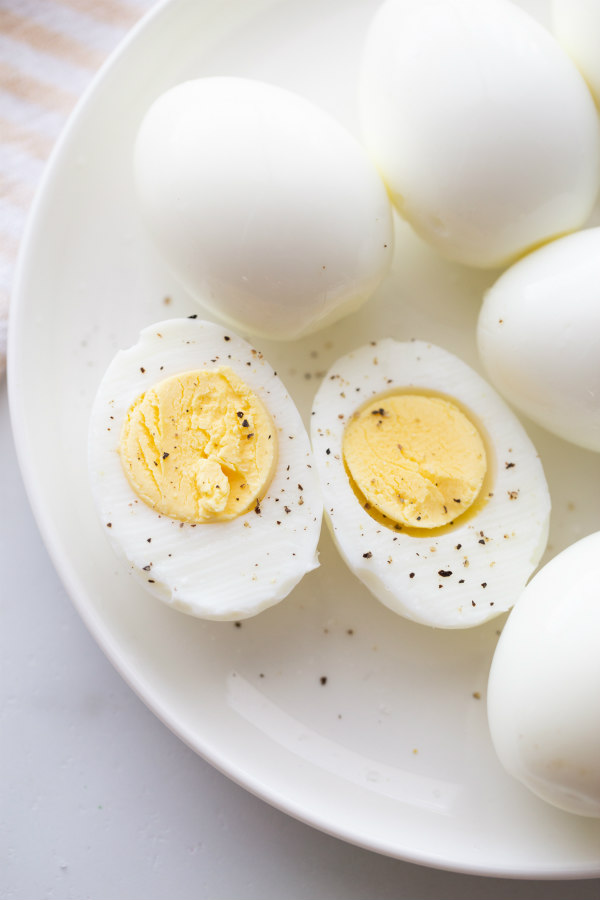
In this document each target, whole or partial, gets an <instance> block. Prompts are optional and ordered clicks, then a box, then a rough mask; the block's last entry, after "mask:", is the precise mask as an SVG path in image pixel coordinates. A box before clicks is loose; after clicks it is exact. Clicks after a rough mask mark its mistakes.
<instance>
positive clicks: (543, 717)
mask: <svg viewBox="0 0 600 900" xmlns="http://www.w3.org/2000/svg"><path fill="white" fill-rule="evenodd" d="M599 583H600V532H596V533H594V534H590V535H588V536H587V537H585V538H582V539H581V540H580V541H577V542H576V543H575V544H572V545H571V546H570V547H567V548H566V549H565V550H563V551H562V552H561V553H559V554H558V556H555V557H554V558H553V559H551V560H550V562H549V563H547V564H546V565H545V566H544V567H543V568H542V569H540V571H539V572H538V573H537V574H536V575H535V576H534V577H533V578H532V580H531V582H530V583H529V584H528V585H527V588H526V589H525V591H524V592H523V594H522V595H521V596H520V597H519V600H518V602H517V604H516V605H515V608H514V609H513V611H512V612H511V614H510V616H509V617H508V620H507V622H506V624H505V626H504V628H503V629H502V635H501V636H500V640H499V641H498V645H497V647H496V651H495V653H494V658H493V660H492V666H491V669H490V675H489V682H488V691H487V707H488V720H489V725H490V733H491V737H492V742H493V745H494V748H495V750H496V752H497V754H498V757H499V759H500V762H501V763H502V764H503V766H504V768H505V769H506V770H507V771H508V772H509V773H510V774H511V775H513V776H514V777H515V778H517V779H518V780H519V781H521V782H522V783H523V784H525V785H526V786H527V787H528V788H529V789H530V790H531V791H533V792H534V793H535V794H537V795H538V796H539V797H541V798H542V799H544V800H546V801H547V802H548V803H551V804H552V805H554V806H558V807H560V808H561V809H564V810H566V811H568V812H571V813H575V814H577V815H582V816H591V817H596V818H600V718H599V717H598V701H599V698H600V655H599V654H598V642H599V639H600V603H599V602H598V600H599V590H598V585H599Z"/></svg>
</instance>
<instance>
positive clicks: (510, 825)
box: [9, 0, 600, 878]
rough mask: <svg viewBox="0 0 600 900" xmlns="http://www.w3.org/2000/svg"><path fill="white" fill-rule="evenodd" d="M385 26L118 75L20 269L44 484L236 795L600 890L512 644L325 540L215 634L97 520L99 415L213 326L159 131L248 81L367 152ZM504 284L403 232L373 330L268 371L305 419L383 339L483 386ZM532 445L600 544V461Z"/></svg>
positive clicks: (598, 826) (357, 321)
mask: <svg viewBox="0 0 600 900" xmlns="http://www.w3.org/2000/svg"><path fill="white" fill-rule="evenodd" d="M377 2H378V0H328V3H327V4H324V3H322V0H289V2H270V0H219V2H217V0H207V2H202V3H199V2H197V0H173V2H170V3H167V4H166V5H162V6H160V7H159V8H158V9H157V10H156V11H155V13H154V14H153V15H151V16H150V17H149V18H148V19H147V20H146V21H145V22H144V23H143V24H142V26H141V27H140V28H138V29H137V30H136V31H134V33H133V34H132V35H131V36H130V38H129V40H128V41H127V42H126V44H125V45H124V46H123V47H122V48H121V50H120V51H119V52H118V53H117V54H116V56H115V57H113V59H112V60H111V62H110V63H109V65H108V66H107V67H105V68H104V70H103V71H102V73H101V74H100V77H99V78H98V79H97V80H96V83H95V85H94V86H93V88H92V90H91V91H90V92H89V93H88V95H87V97H86V98H85V100H84V102H83V103H82V104H80V106H79V108H78V110H77V112H76V114H75V116H74V117H73V119H72V121H71V123H70V127H69V128H68V129H67V131H66V133H65V134H64V136H63V139H62V141H61V142H60V145H59V147H58V148H57V152H56V153H55V155H54V157H53V160H52V163H51V165H50V166H49V169H48V173H47V177H46V179H45V182H44V185H43V189H42V191H41V193H40V195H39V197H38V202H37V204H36V206H35V210H34V213H33V215H32V218H31V223H30V228H29V232H28V235H27V239H26V241H25V245H24V251H23V254H22V258H21V266H20V273H19V278H18V283H17V288H16V295H15V297H14V300H15V302H14V309H13V319H12V322H11V331H10V341H11V343H10V348H9V357H10V360H9V361H10V370H9V384H10V392H11V406H12V415H13V424H14V429H15V434H16V438H17V444H18V450H19V454H20V461H21V465H22V469H23V473H24V477H25V480H26V483H27V486H28V490H29V494H30V497H31V500H32V504H33V507H34V510H35V513H36V515H37V519H38V522H39V524H40V527H41V530H42V533H43V535H44V537H45V540H46V543H47V545H48V547H49V549H50V551H51V553H52V556H53V559H54V562H55V564H56V566H57V569H58V571H59V572H60V574H61V576H62V578H63V580H64V583H65V585H66V587H67V589H68V591H69V592H70V595H71V596H72V598H73V600H74V602H75V603H76V605H77V607H78V609H79V611H80V612H81V615H82V616H83V618H84V620H85V621H86V623H87V625H88V627H89V628H90V630H91V631H92V633H93V634H94V635H95V637H96V639H97V640H98V642H99V644H100V645H101V646H102V647H103V649H104V650H105V652H106V653H107V655H108V656H109V658H110V659H111V660H112V661H113V663H114V664H115V666H116V667H117V668H118V669H119V671H120V672H121V673H122V675H123V677H124V678H125V679H127V681H128V682H129V683H130V684H131V685H132V686H133V687H134V688H135V690H136V691H137V692H138V693H139V695H140V696H141V697H142V698H143V699H144V701H145V702H146V703H147V704H148V705H149V706H150V708H151V709H152V710H154V712H155V713H156V715H158V716H159V717H160V718H161V719H162V720H163V721H164V722H165V723H166V724H167V725H168V726H169V727H170V728H171V729H172V730H173V731H174V732H175V733H176V734H178V735H179V736H180V737H181V738H182V739H183V740H184V741H186V742H187V743H188V744H189V745H190V746H191V747H193V748H194V749H195V750H196V751H197V752H198V753H200V754H201V755H202V756H203V757H205V758H206V759H208V760H210V761H211V762H212V763H213V764H214V765H215V766H217V767H218V768H219V769H221V770H222V771H223V772H225V773H227V774H228V775H229V776H230V777H231V778H233V779H235V780H236V781H237V782H239V783H240V784H242V785H244V786H245V787H246V788H248V789H249V790H251V791H253V792H255V793H256V794H258V795H259V796H261V797H263V798H264V799H265V800H267V801H268V802H270V803H272V804H274V805H275V806H277V807H279V808H281V809H283V810H285V811H287V812H288V813H290V814H291V815H293V816H297V817H298V818H299V819H302V820H303V821H305V822H308V823H310V824H312V825H314V826H316V827H317V828H320V829H322V830H324V831H326V832H329V833H331V834H334V835H337V836H338V837H340V838H343V839H345V840H348V841H351V842H355V843H357V844H359V845H361V846H364V847H367V848H371V849H373V850H376V851H379V852H381V853H385V854H389V855H391V856H396V857H400V858H403V859H407V860H412V861H415V862H419V863H424V864H428V865H433V866H438V867H444V868H448V869H454V870H458V871H464V872H473V873H484V874H495V875H504V876H506V875H508V876H524V877H533V876H536V877H548V878H558V877H583V876H592V875H598V874H600V822H599V821H590V820H585V819H579V818H576V817H573V816H569V815H567V814H563V813H561V812H559V811H558V810H554V809H553V808H551V807H549V806H546V805H545V804H543V803H542V802H541V801H539V800H537V799H536V798H535V797H533V796H531V795H530V794H529V793H528V792H527V791H526V790H525V789H524V788H521V787H520V786H519V785H518V784H516V783H514V782H513V781H512V780H511V779H510V778H508V776H506V775H504V773H503V771H502V770H501V768H500V766H499V764H498V763H497V761H496V758H495V756H494V753H493V750H492V748H491V745H490V741H489V739H488V732H487V724H486V715H485V690H486V679H487V672H488V666H489V663H490V659H491V656H492V653H493V649H494V644H495V641H496V636H497V631H498V629H499V628H500V627H501V624H502V621H501V620H497V621H495V622H492V623H491V624H489V625H487V626H483V627H481V628H478V629H476V630H472V631H467V632H464V633H460V632H451V633H447V632H443V631H434V630H429V629H427V628H423V627H420V626H416V625H412V624H410V623H408V622H405V621H403V620H402V619H400V618H398V617H396V616H394V615H393V614H392V613H391V612H389V611H388V610H386V609H385V608H383V607H382V606H380V605H379V604H378V603H377V602H376V601H375V600H374V599H372V598H371V596H370V595H369V594H368V593H367V592H366V591H365V590H364V589H363V588H362V587H361V585H360V584H359V583H358V582H357V581H356V580H355V579H354V578H353V577H352V576H351V575H349V574H348V572H347V571H346V570H345V568H344V566H343V565H342V564H341V562H340V560H339V559H338V558H337V555H336V552H335V550H334V549H333V547H332V545H331V544H330V541H329V539H328V537H327V534H326V533H325V531H326V530H325V529H324V534H323V539H322V549H321V559H322V566H321V568H320V569H319V570H318V571H317V572H314V573H311V574H310V575H309V576H308V577H307V578H306V579H305V580H304V582H303V584H302V585H301V586H300V587H299V588H298V589H297V590H296V591H295V592H294V593H293V594H292V595H291V596H290V597H289V598H288V600H287V601H284V602H283V603H282V604H281V605H280V606H278V607H276V608H274V609H271V610H269V611H267V612H265V613H263V614H261V615H260V616H258V617H257V618H255V619H252V620H248V621H245V622H244V623H243V624H242V627H235V626H234V625H233V624H231V623H211V624H209V623H204V622H201V621H198V620H194V619H191V618H189V617H186V616H184V615H182V614H180V613H177V612H175V611H173V610H171V609H168V608H167V607H166V606H164V605H162V604H160V603H159V602H158V601H155V600H153V599H152V598H150V597H148V596H146V595H145V594H144V593H143V592H141V591H140V589H138V587H137V586H136V584H135V583H134V582H133V580H132V579H131V578H130V576H129V575H128V573H127V571H126V567H125V566H124V565H121V563H120V562H119V561H118V560H117V559H116V558H115V557H114V556H113V554H112V552H111V550H110V549H109V547H108V545H107V542H106V538H105V536H104V534H103V531H102V528H101V526H100V524H99V522H98V520H97V518H96V514H95V510H94V508H93V506H92V503H91V499H90V494H89V488H88V480H87V471H86V434H87V424H88V411H89V407H90V403H91V400H92V397H93V395H94V392H95V389H96V386H97V384H98V381H99V379H100V377H101V374H102V372H103V371H104V368H105V366H106V365H107V364H108V361H109V360H110V358H111V357H112V355H113V353H114V352H115V351H116V350H117V348H119V347H123V346H128V345H130V344H131V343H133V342H134V341H135V339H136V336H137V334H138V331H139V329H140V328H142V327H143V326H144V325H147V324H149V323H151V322H154V321H157V320H159V319H161V318H166V317H169V316H171V315H179V314H189V313H191V312H195V311H197V309H196V307H195V306H194V304H193V303H192V302H191V300H190V299H189V298H188V297H187V296H186V295H185V294H184V292H183V291H182V290H181V289H180V288H178V287H177V286H176V284H174V283H173V280H172V278H171V276H170V275H169V274H168V273H167V271H166V270H165V269H164V268H163V266H162V264H161V261H160V260H159V259H158V258H157V257H156V254H155V252H154V250H153V249H152V247H151V246H150V245H149V243H148V241H147V238H146V236H145V234H144V231H143V229H142V227H141V225H140V222H139V221H138V215H137V210H136V206H135V203H134V197H133V191H132V179H131V149H132V141H133V139H134V135H135V133H136V129H137V126H138V124H139V121H140V118H141V116H142V114H143V113H144V111H145V109H146V108H147V107H148V105H149V103H150V102H151V101H152V100H153V98H154V97H155V96H156V95H158V94H159V93H160V92H161V91H163V90H164V89H165V88H167V87H168V86H170V85H172V84H174V83H176V82H178V81H180V80H182V79H184V78H187V77H190V76H199V75H206V74H216V73H219V74H241V75H248V76H252V77H258V78H263V79H265V80H268V81H273V82H276V83H279V84H282V85H284V86H286V87H288V88H291V89H295V90H298V91H299V92H301V93H303V94H305V95H306V96H308V97H309V98H311V99H312V100H314V101H315V102H317V103H319V104H320V105H322V106H323V107H325V108H327V109H329V110H330V111H331V112H333V113H334V114H335V115H337V116H338V117H339V118H340V119H341V120H342V121H343V122H345V123H346V124H347V125H348V127H350V128H351V129H352V130H356V119H355V83H356V71H357V58H358V54H359V49H360V45H361V41H362V38H363V35H364V29H365V26H366V24H367V22H368V20H369V18H370V17H371V15H372V13H373V10H374V9H375V7H376V5H377ZM530 8H531V4H530ZM536 9H538V10H539V9H541V10H542V12H543V8H542V5H540V4H539V3H537V4H536ZM493 278H494V273H489V272H488V273H473V272H469V271H467V270H465V269H463V268H460V267H458V266H453V265H450V264H447V263H443V262H441V261H440V260H439V259H438V258H436V256H435V255H434V254H433V253H432V252H431V251H429V250H428V249H427V248H425V247H424V245H423V244H421V243H420V242H419V241H417V240H416V239H415V238H414V237H413V236H412V235H411V233H410V231H409V230H408V228H407V227H406V226H403V225H399V228H398V251H397V264H396V268H395V270H394V272H393V273H392V276H391V277H390V279H389V280H388V282H387V283H386V284H385V286H384V287H383V289H382V290H381V291H380V292H379V294H378V296H377V297H376V298H375V299H374V300H373V301H372V302H371V303H370V304H369V305H368V306H366V307H365V308H364V309H363V310H362V311H361V312H359V313H358V314H356V315H354V316H352V317H351V318H350V319H348V320H346V321H345V322H344V323H342V324H341V325H337V326H334V327H332V328H331V329H329V330H327V331H325V332H322V333H320V334H318V335H316V336H314V337H312V338H309V339H306V340H303V341H300V342H298V343H296V344H295V345H293V346H289V345H282V346H280V345H277V344H274V343H273V344H271V343H268V342H262V344H261V349H262V350H263V351H264V352H265V354H266V355H267V356H268V358H269V359H270V360H271V362H272V364H273V365H274V367H275V368H276V369H277V370H278V372H279V373H280V374H281V376H282V378H283V380H284V381H285V382H286V383H287V385H288V386H289V388H290V389H291V391H292V393H293V394H294V396H295V398H296V400H297V402H298V405H299V407H300V409H301V411H302V412H303V414H304V415H306V414H307V412H308V409H309V406H310V402H311V399H312V395H313V392H314V390H315V387H316V384H317V381H318V373H319V372H321V371H323V370H324V369H326V368H327V367H328V366H329V364H330V363H331V362H332V361H333V359H334V358H335V357H337V356H338V355H340V354H342V353H345V352H347V351H348V350H349V349H350V348H352V347H353V346H356V345H358V344H362V343H363V342H365V341H366V340H368V339H371V338H373V339H375V338H379V337H382V336H384V335H394V336H396V337H397V338H399V339H407V338H410V337H413V336H415V337H419V338H423V339H426V340H432V341H434V342H436V343H439V344H442V345H443V346H445V347H447V348H448V349H450V350H452V351H454V352H456V353H458V354H459V355H460V356H462V357H463V358H464V359H466V360H467V361H468V362H470V363H471V364H472V365H474V366H475V367H477V365H478V364H477V357H476V353H475V347H474V339H473V336H474V325H475V321H476V316H477V309H478V304H479V300H480V297H481V292H482V290H483V288H484V287H485V286H486V285H488V284H489V283H491V281H492V280H493ZM167 297H169V298H172V299H171V302H170V303H169V304H167V302H166V299H165V298H167ZM528 427H529V426H528ZM529 430H530V433H531V435H532V437H533V439H534V441H535V442H536V443H537V444H538V445H539V448H540V451H541V454H542V457H543V461H544V464H545V467H546V470H547V474H548V477H549V481H550V486H551V490H552V495H553V502H554V514H553V526H552V533H551V547H550V550H549V554H548V555H552V554H553V553H556V552H557V551H558V550H560V549H562V548H563V547H564V546H566V545H567V544H569V543H571V542H572V541H574V540H576V539H577V538H579V537H582V536H583V535H585V534H587V533H589V532H591V531H594V530H596V529H598V528H600V522H599V520H598V513H597V509H598V506H599V505H600V504H599V500H600V479H599V475H598V457H597V455H594V454H591V453H586V452H584V451H581V450H578V449H576V448H574V447H571V446H568V445H567V444H565V443H563V442H561V441H559V440H557V439H553V438H551V437H549V436H548V435H546V434H545V433H543V432H542V431H541V430H540V429H538V428H535V427H533V426H531V427H530V428H529ZM323 676H325V677H326V679H327V681H326V683H325V684H322V683H321V679H322V677H323ZM596 712H597V711H594V713H596Z"/></svg>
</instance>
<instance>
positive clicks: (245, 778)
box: [6, 0, 600, 881]
mask: <svg viewBox="0 0 600 900" xmlns="http://www.w3.org/2000/svg"><path fill="white" fill-rule="evenodd" d="M190 2H191V0H158V2H157V3H156V4H155V5H154V6H153V7H151V8H150V9H149V10H148V11H147V12H146V13H145V14H144V15H143V16H142V17H141V18H140V19H139V21H138V22H137V23H136V24H135V25H134V26H133V27H132V28H131V29H130V30H129V31H128V32H127V33H126V34H125V35H124V37H123V38H122V40H121V41H120V43H119V44H118V45H117V47H116V48H115V49H114V50H113V51H112V53H110V54H109V56H108V57H107V59H106V60H105V61H104V63H103V64H102V66H101V67H100V68H99V70H98V71H97V72H96V74H95V75H94V76H93V78H92V79H91V81H90V83H89V84H88V86H87V88H86V89H85V91H84V92H83V93H82V95H81V97H80V98H79V99H78V101H77V103H76V105H75V107H74V108H73V110H72V112H71V113H70V115H69V117H68V119H67V122H66V123H65V125H64V127H63V129H62V131H61V133H60V135H59V137H58V139H57V141H56V143H55V145H54V147H53V149H52V152H51V154H50V156H49V159H48V161H47V162H46V165H45V167H44V170H43V172H42V175H41V177H40V181H39V184H38V187H37V189H36V192H35V196H34V200H33V203H32V206H31V209H30V211H29V214H28V217H27V221H26V225H25V229H24V232H23V236H22V238H21V242H20V247H19V253H18V257H17V263H16V267H15V273H14V278H13V285H12V291H11V301H10V309H9V320H8V336H7V365H6V379H7V388H8V406H9V418H10V423H11V429H12V432H13V439H14V445H15V449H16V455H17V462H18V467H19V470H20V472H21V475H22V478H23V482H24V486H25V492H26V496H27V499H28V502H29V504H30V507H31V510H32V513H33V516H34V520H35V522H36V525H37V527H38V529H39V532H40V535H41V537H42V541H43V543H44V546H45V549H46V551H47V552H48V554H49V557H50V559H51V561H52V564H53V566H54V568H55V570H56V572H57V575H58V577H59V579H60V581H61V583H62V585H63V586H64V588H65V591H66V593H67V595H68V596H69V598H70V600H71V602H72V603H73V605H74V607H75V609H76V610H77V612H78V614H79V615H80V617H81V619H82V621H83V623H84V624H85V626H86V628H87V630H88V632H89V633H90V635H91V636H92V637H93V639H94V640H95V641H96V644H97V645H98V646H99V648H100V649H101V650H102V652H103V653H104V655H105V656H106V658H107V659H108V660H109V661H110V663H111V664H112V666H113V667H114V668H115V670H116V671H117V672H118V673H119V675H120V676H121V677H122V678H123V680H124V681H125V683H126V684H127V685H128V686H129V687H130V688H131V689H132V690H133V692H134V693H135V694H136V696H137V697H138V698H139V699H140V700H141V701H142V702H143V703H144V705H145V706H146V707H147V708H148V709H149V710H150V711H151V712H152V713H153V714H154V715H155V716H156V717H157V718H158V719H159V721H161V722H162V723H163V724H164V725H165V726H166V727H167V728H169V730H170V731H171V732H172V733H173V734H174V735H175V736H176V737H177V738H179V739H180V740H181V741H182V742H183V743H184V744H185V745H186V746H188V747H189V748H190V749H191V750H193V751H194V752H195V753H196V754H197V755H199V756H200V757H201V758H202V759H204V760H205V761H206V762H208V763H209V764H210V765H211V766H213V767H214V768H215V769H216V770H217V771H219V772H221V773H222V774H224V775H225V776H226V777H228V778H229V779H230V780H232V781H233V782H234V783H236V784H237V785H239V786H240V787H242V788H244V789H245V790H247V791H248V792H249V793H251V794H253V795H254V796H256V797H258V798H259V799H261V800H263V801H264V802H266V803H268V804H269V805H271V806H273V807H274V808H276V809H278V810H280V811H281V812H284V813H285V814H287V815H290V816H291V817H293V818H295V819H296V820H298V821H300V822H302V823H303V824H306V825H308V826H310V827H312V828H315V829H317V830H318V831H321V832H323V833H325V834H328V835H330V836H332V837H334V838H337V839H339V840H343V841H345V842H347V843H349V844H352V845H354V846H357V847H360V848H362V849H365V850H369V851H371V852H374V853H376V854H378V855H382V856H385V857H388V858H393V859H397V860H402V861H405V862H408V863H412V864H415V865H420V866H424V867H428V868H433V869H438V870H442V871H448V872H453V873H457V874H467V875H473V876H482V877H488V878H500V879H507V880H525V881H531V880H540V881H556V880H565V881H575V880H583V879H588V878H592V879H594V878H599V877H600V858H599V859H598V861H597V863H595V864H593V865H588V864H583V863H582V864H580V865H571V866H570V867H568V868H566V869H565V868H564V867H558V868H556V869H554V868H551V867H547V868H539V867H538V868H528V867H526V866H518V865H517V866H515V865H513V867H512V868H511V869H510V870H508V869H504V868H500V867H494V866H490V865H485V864H477V863H476V862H474V861H472V862H471V864H470V865H467V864H465V863H455V862H453V861H452V859H450V858H444V857H443V855H442V854H440V853H430V854H428V853H427V852H425V851H424V850H423V851H422V852H420V853H417V852H415V851H414V850H405V851H404V852H403V851H402V848H398V847H397V846H392V843H393V842H391V841H390V842H389V843H388V845H387V846H384V845H383V844H381V843H379V844H377V843H376V842H373V841H369V839H368V837H366V836H365V835H359V834H357V833H355V831H354V829H352V828H346V829H344V828H343V827H336V828H333V827H332V826H331V824H330V823H328V822H327V821H325V820H324V819H323V817H322V816H321V815H319V814H318V813H315V812H314V811H312V812H311V810H306V809H301V808H299V806H298V804H297V803H296V802H295V801H290V800H289V799H288V800H286V798H285V797H284V796H281V795H280V794H279V792H278V791H276V790H273V789H271V788H270V787H269V786H268V785H266V784H264V783H259V781H258V780H257V779H256V777H254V776H253V775H252V774H251V773H248V772H247V771H246V772H244V771H242V770H240V769H239V767H237V766H235V765H229V766H228V765H226V764H224V763H223V762H222V760H220V759H219V757H218V756H217V755H216V754H215V752H214V751H213V750H212V748H211V747H209V746H207V745H203V743H202V740H201V739H200V738H201V736H198V735H196V736H193V735H192V734H191V733H190V732H189V729H188V728H186V726H185V724H184V723H183V722H182V721H180V719H179V717H178V716H177V715H175V714H172V713H170V712H169V710H168V709H165V708H164V707H163V704H162V703H161V700H160V698H159V697H157V696H156V694H155V692H154V691H153V689H152V687H151V686H149V685H148V684H147V679H145V678H144V677H141V676H140V674H139V673H138V672H136V669H135V667H134V666H132V665H131V664H130V662H128V661H127V660H126V659H124V658H123V656H122V654H120V653H119V652H118V647H117V646H116V641H115V639H114V636H111V631H110V628H109V627H108V626H107V625H106V624H105V623H104V622H103V620H102V619H101V617H99V616H98V615H97V614H96V613H95V612H94V610H93V608H92V607H91V606H90V604H89V603H88V602H87V601H86V596H87V591H86V588H85V585H84V584H82V583H80V582H79V579H78V577H77V574H76V572H75V571H74V570H73V567H72V564H71V563H70V561H69V557H68V554H67V553H66V552H65V548H64V547H63V546H62V544H61V541H60V539H59V537H58V533H57V532H56V531H55V529H54V525H53V519H52V515H51V511H50V510H49V509H47V508H46V506H45V505H44V501H43V498H42V496H41V493H40V492H39V491H38V489H37V488H36V477H35V469H34V465H33V461H32V458H31V453H30V450H31V447H30V445H29V444H28V441H27V427H26V423H25V418H26V417H25V412H24V410H23V409H21V406H20V403H19V386H18V385H19V365H20V364H19V354H18V352H17V347H18V345H19V337H20V334H21V329H22V325H21V322H22V319H23V317H24V315H25V312H24V310H25V308H26V300H25V299H24V298H25V296H26V283H27V278H28V271H29V268H30V266H31V261H30V260H33V259H34V258H35V250H36V246H37V244H38V231H39V222H40V219H41V217H42V214H43V211H44V208H45V206H46V204H47V202H48V199H47V198H48V195H49V194H50V193H51V190H52V186H53V183H54V181H55V178H56V170H57V166H58V164H59V162H60V160H62V158H63V155H64V154H65V153H67V151H68V145H69V142H70V139H71V135H72V134H73V133H75V132H76V131H77V129H78V127H79V123H80V120H81V119H82V118H83V116H84V115H85V114H86V113H87V110H88V107H89V105H90V103H91V102H93V100H94V97H95V95H96V92H97V91H98V89H99V87H100V86H101V85H102V84H103V82H104V80H105V78H106V76H107V73H109V72H111V71H112V69H113V68H114V67H115V65H116V64H117V63H118V61H119V60H120V59H121V57H123V56H125V55H126V54H127V53H128V51H129V49H130V47H131V45H132V44H133V43H135V42H136V41H138V40H140V39H143V36H144V33H145V32H146V30H147V29H148V28H149V27H150V26H151V25H152V23H153V22H154V20H156V19H160V18H161V17H162V16H163V15H165V13H166V12H167V11H169V10H170V8H171V7H174V6H176V5H180V6H181V7H182V8H183V7H185V6H186V4H189V3H190ZM212 2H214V0H212ZM283 2H284V0H277V5H280V4H281V3H283Z"/></svg>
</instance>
